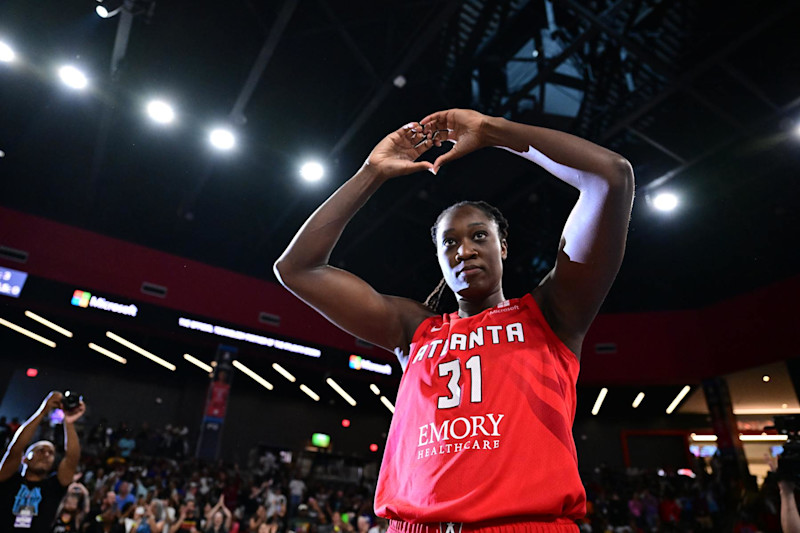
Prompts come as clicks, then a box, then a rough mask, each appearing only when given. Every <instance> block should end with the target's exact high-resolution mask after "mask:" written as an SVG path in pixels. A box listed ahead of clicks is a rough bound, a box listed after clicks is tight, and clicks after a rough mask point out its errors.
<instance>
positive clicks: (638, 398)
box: [633, 392, 644, 409]
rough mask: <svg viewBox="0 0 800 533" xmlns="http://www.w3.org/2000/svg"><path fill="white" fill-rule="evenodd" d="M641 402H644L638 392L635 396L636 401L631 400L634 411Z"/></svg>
mask: <svg viewBox="0 0 800 533" xmlns="http://www.w3.org/2000/svg"><path fill="white" fill-rule="evenodd" d="M642 400H644V393H643V392H640V393H639V394H637V395H636V399H635V400H633V408H634V409H636V408H637V407H639V405H641V403H642Z"/></svg>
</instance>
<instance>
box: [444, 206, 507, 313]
mask: <svg viewBox="0 0 800 533" xmlns="http://www.w3.org/2000/svg"><path fill="white" fill-rule="evenodd" d="M436 249H437V256H438V258H439V266H440V267H441V269H442V274H443V275H444V279H445V280H446V281H447V285H448V286H449V287H450V289H452V290H453V292H456V293H458V294H459V295H460V296H461V297H463V298H466V299H468V300H472V299H479V298H481V297H482V296H485V295H486V294H490V293H491V292H493V291H496V290H498V289H499V288H500V287H501V283H502V278H503V259H505V258H506V254H507V252H508V249H507V246H506V243H505V241H504V240H501V239H500V235H499V232H498V228H497V223H496V222H495V221H494V220H493V219H492V218H490V217H489V216H487V215H486V213H484V212H483V211H481V210H480V209H478V208H477V207H473V206H469V205H467V206H463V207H459V208H457V209H453V210H452V211H450V212H449V213H447V214H446V215H444V216H443V217H442V219H441V220H440V221H439V225H438V226H437V227H436Z"/></svg>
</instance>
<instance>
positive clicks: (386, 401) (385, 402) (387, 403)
mask: <svg viewBox="0 0 800 533" xmlns="http://www.w3.org/2000/svg"><path fill="white" fill-rule="evenodd" d="M381 403H382V404H383V405H385V406H386V408H387V409H388V410H389V411H391V412H392V414H394V405H392V402H390V401H389V398H387V397H386V396H381Z"/></svg>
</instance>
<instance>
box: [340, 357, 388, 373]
mask: <svg viewBox="0 0 800 533" xmlns="http://www.w3.org/2000/svg"><path fill="white" fill-rule="evenodd" d="M349 366H350V368H352V369H354V370H369V371H370V372H377V373H378V374H384V375H387V376H391V375H392V365H390V364H388V363H387V364H384V365H381V364H379V363H375V362H373V361H370V360H369V359H364V358H363V357H361V356H360V355H351V356H350V363H349Z"/></svg>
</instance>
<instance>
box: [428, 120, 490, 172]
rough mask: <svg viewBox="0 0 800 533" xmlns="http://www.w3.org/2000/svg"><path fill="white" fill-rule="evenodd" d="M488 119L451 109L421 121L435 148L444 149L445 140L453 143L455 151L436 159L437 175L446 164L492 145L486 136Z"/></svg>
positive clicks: (434, 166)
mask: <svg viewBox="0 0 800 533" xmlns="http://www.w3.org/2000/svg"><path fill="white" fill-rule="evenodd" d="M488 118H489V117H487V116H486V115H484V114H482V113H478V112H477V111H472V110H470V109H448V110H447V111H438V112H436V113H432V114H430V115H428V116H427V117H425V118H423V119H422V120H421V121H420V122H421V123H422V125H423V126H424V127H425V132H426V133H427V134H428V136H429V137H430V139H431V141H432V142H433V144H434V145H435V146H441V145H442V143H443V142H445V141H447V142H451V143H453V144H454V146H453V148H452V150H450V151H449V152H447V153H445V154H442V155H440V156H439V157H438V158H436V161H434V163H433V173H434V174H435V173H437V172H439V169H440V168H441V167H442V165H444V164H445V163H449V162H450V161H454V160H456V159H458V158H459V157H463V156H465V155H467V154H468V153H470V152H474V151H475V150H479V149H480V148H485V147H487V146H490V144H491V143H490V142H489V139H488V135H487V134H486V121H487V119H488Z"/></svg>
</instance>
